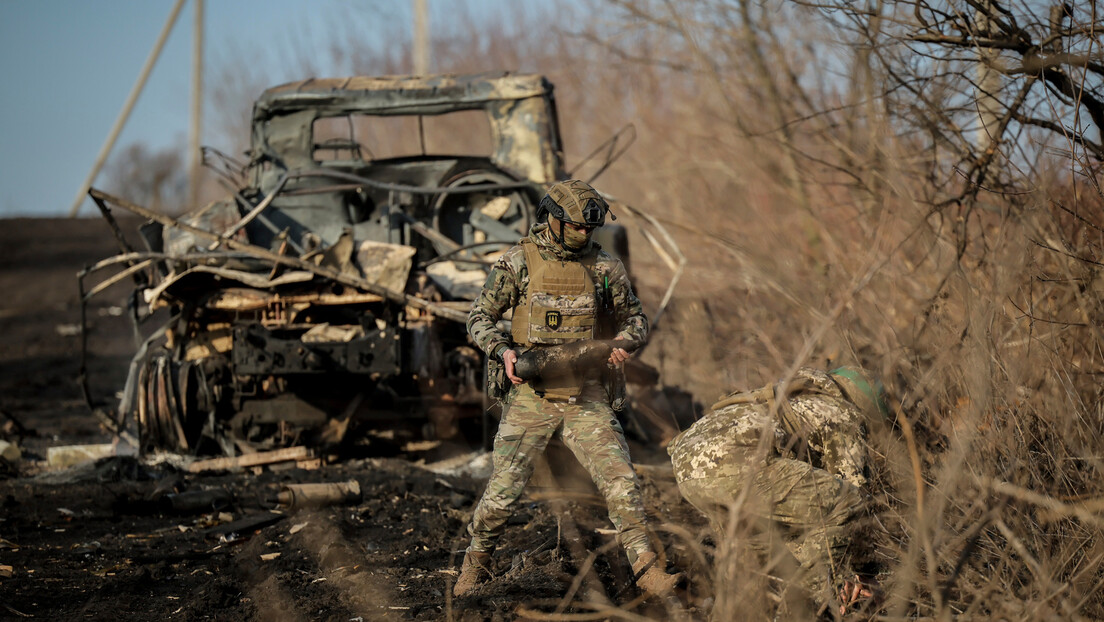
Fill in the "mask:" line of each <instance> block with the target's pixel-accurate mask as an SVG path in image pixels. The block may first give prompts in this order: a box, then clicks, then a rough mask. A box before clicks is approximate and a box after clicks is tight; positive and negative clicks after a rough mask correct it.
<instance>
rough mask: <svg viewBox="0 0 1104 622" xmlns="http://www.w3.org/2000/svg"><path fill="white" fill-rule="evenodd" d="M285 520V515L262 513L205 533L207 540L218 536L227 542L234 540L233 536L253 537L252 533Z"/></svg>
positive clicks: (224, 524) (222, 525)
mask: <svg viewBox="0 0 1104 622" xmlns="http://www.w3.org/2000/svg"><path fill="white" fill-rule="evenodd" d="M285 518H287V515H286V514H280V513H279V512H263V513H261V514H254V515H252V516H246V517H244V518H240V519H238V520H236V521H230V522H228V523H223V524H221V525H216V526H214V527H211V528H210V529H208V530H207V531H206V532H205V535H206V536H207V537H208V538H211V537H215V536H220V537H225V539H226V540H227V541H233V540H236V539H235V538H232V537H231V536H234V535H241V536H245V535H253V532H254V531H256V530H258V529H263V528H264V527H268V526H269V525H273V524H275V523H278V522H280V521H282V520H284V519H285Z"/></svg>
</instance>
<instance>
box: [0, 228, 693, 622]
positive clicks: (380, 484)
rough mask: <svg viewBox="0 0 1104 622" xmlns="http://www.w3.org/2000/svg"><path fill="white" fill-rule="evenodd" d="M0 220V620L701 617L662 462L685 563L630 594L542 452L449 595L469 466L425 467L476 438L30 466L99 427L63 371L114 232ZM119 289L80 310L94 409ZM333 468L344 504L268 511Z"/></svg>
mask: <svg viewBox="0 0 1104 622" xmlns="http://www.w3.org/2000/svg"><path fill="white" fill-rule="evenodd" d="M2 224H3V226H2V227H0V247H2V248H4V253H3V254H2V255H0V291H3V293H4V300H3V301H2V302H0V426H2V428H0V438H4V439H6V440H8V441H11V442H14V443H16V444H17V445H19V446H20V448H21V449H22V451H23V459H22V460H21V461H20V462H19V463H18V464H17V465H15V466H14V467H13V466H11V465H8V464H6V463H3V462H2V461H0V619H3V620H9V619H11V620H24V619H46V620H75V619H90V620H155V619H156V620H341V621H347V620H357V619H361V620H377V619H385V620H438V619H456V620H484V619H487V620H512V619H525V618H534V619H569V618H567V617H564V616H557V615H556V612H557V611H559V612H560V613H564V614H575V615H579V614H586V613H588V612H593V611H595V609H596V608H600V607H602V606H619V607H624V608H625V609H626V610H627V611H630V612H631V614H629V615H630V616H631V615H635V616H642V617H645V618H650V619H671V618H682V619H703V618H704V617H706V616H707V613H708V606H709V603H710V602H711V599H710V598H709V597H710V594H709V593H708V590H709V587H708V581H707V578H706V571H705V570H704V569H703V568H702V567H701V565H700V563H699V562H698V561H696V560H697V559H698V557H697V554H696V553H693V554H692V553H691V551H692V550H694V551H700V550H702V549H701V548H700V547H697V546H694V545H696V544H699V543H701V542H702V541H703V539H704V538H705V536H704V535H702V534H703V533H704V528H703V526H702V522H701V521H700V520H699V519H698V518H697V517H696V515H695V514H694V513H693V511H692V509H691V508H690V507H689V506H688V505H686V504H685V503H683V502H682V501H681V500H680V498H679V496H678V493H677V490H675V488H674V482H673V481H672V480H670V479H668V478H666V477H664V476H663V475H662V469H647V468H646V467H645V468H644V469H642V470H644V471H646V472H645V473H643V477H644V481H645V496H646V504H647V508H648V512H649V514H650V515H651V518H652V522H653V525H655V526H657V527H658V528H657V529H656V534H657V535H656V537H657V538H659V539H660V540H661V541H662V542H663V543H664V544H665V546H666V548H667V551H668V554H669V556H670V559H671V563H672V565H673V566H676V567H677V568H678V569H679V570H682V571H683V572H685V573H686V574H687V576H688V581H686V582H685V583H684V584H683V587H682V588H681V589H680V591H679V592H678V593H677V595H676V596H675V597H672V598H668V599H656V598H651V599H643V598H641V595H640V593H639V592H638V590H637V589H636V587H635V586H634V585H632V582H631V576H630V575H631V572H630V569H629V567H628V563H627V561H626V560H625V558H624V555H623V554H622V553H621V552H620V551H619V549H618V547H617V546H616V545H615V544H613V542H612V535H610V531H609V529H610V528H611V525H610V524H609V520H608V518H606V516H605V508H604V505H603V504H602V503H601V501H600V500H599V499H598V498H597V497H596V496H595V495H596V492H595V491H594V490H593V488H592V487H590V484H589V482H587V481H585V477H580V472H579V468H578V465H577V463H575V462H574V459H573V458H572V457H571V456H570V454H567V453H566V452H563V451H562V450H561V451H556V450H552V451H550V452H549V463H550V464H551V466H552V469H551V471H552V472H553V473H554V474H553V475H551V476H549V475H547V474H545V475H544V476H543V477H541V478H538V481H535V482H534V484H533V485H531V486H530V488H529V489H528V491H527V496H526V497H525V498H524V499H523V501H522V503H521V504H520V506H519V508H518V510H517V512H516V513H515V515H514V517H513V518H512V519H511V521H510V524H509V526H508V527H507V532H506V535H505V537H504V538H503V540H502V541H501V544H500V548H499V550H498V551H497V552H496V553H495V556H494V558H493V560H492V566H493V571H494V573H495V575H496V577H495V579H494V580H492V581H491V582H489V583H488V584H486V585H484V586H482V587H480V588H479V589H477V590H476V591H475V593H474V594H473V595H471V596H468V597H465V598H461V599H453V598H451V597H450V592H451V586H452V584H453V582H455V579H456V576H457V569H458V567H459V564H460V560H461V557H462V553H458V552H457V551H462V549H463V547H464V546H465V545H466V537H465V535H464V527H465V525H466V524H467V522H468V520H469V518H470V516H471V511H472V508H473V506H474V503H475V501H476V500H477V499H478V495H479V494H480V493H481V491H482V487H483V483H484V480H482V479H480V478H479V477H478V475H476V476H474V477H473V476H472V475H471V474H470V473H469V472H467V471H464V470H462V469H461V470H456V469H453V470H451V471H450V470H443V469H440V468H438V469H436V470H430V469H429V468H427V465H441V464H443V463H442V461H445V460H450V461H451V462H450V463H449V464H454V465H462V464H463V463H464V462H465V460H464V457H465V456H478V455H479V453H478V451H479V443H478V436H479V435H478V433H472V434H469V435H468V440H465V441H458V442H453V443H446V444H440V445H430V444H425V443H422V444H417V443H414V444H410V443H408V442H407V441H409V440H412V439H409V438H404V437H403V435H401V434H400V435H397V437H396V439H394V440H390V441H381V440H379V439H373V440H372V442H370V443H367V442H366V443H365V444H362V445H361V446H360V448H361V449H360V451H359V452H358V455H357V456H356V457H351V456H337V457H335V460H334V461H333V462H330V463H326V464H323V465H322V467H321V468H319V469H315V470H302V469H299V468H292V469H284V470H274V469H270V468H266V469H264V470H262V471H260V472H259V473H255V472H253V471H237V472H228V471H221V472H212V473H204V474H191V473H186V472H184V471H182V470H180V469H178V468H176V467H174V466H172V464H174V462H173V461H171V460H162V461H153V460H150V459H148V458H147V459H143V460H138V459H137V458H134V457H111V458H104V459H101V460H99V461H97V462H87V463H83V464H80V465H77V466H73V467H70V468H67V469H60V468H51V467H48V466H47V465H46V464H45V458H46V456H47V455H48V451H49V448H50V447H55V446H62V445H75V444H90V443H110V442H111V441H112V436H111V435H110V434H109V433H108V432H107V431H106V430H105V429H104V428H102V427H101V426H100V424H99V422H98V420H97V418H96V417H95V416H93V414H92V413H91V410H90V408H89V406H88V405H87V403H86V401H85V399H84V397H83V393H82V390H81V388H80V385H79V384H78V382H77V377H78V373H79V371H80V369H81V355H80V352H81V348H80V339H81V338H80V336H79V333H78V332H77V331H75V329H76V328H77V327H78V326H79V323H80V308H79V305H78V302H77V301H78V290H77V279H76V273H77V272H78V271H79V270H80V269H82V268H83V267H84V266H86V265H89V264H91V263H93V262H95V261H97V260H99V259H102V258H105V257H108V256H110V255H113V254H114V253H115V252H116V247H115V243H114V240H113V237H112V235H111V232H110V230H109V228H108V227H107V226H106V224H105V223H104V221H102V220H100V219H98V218H96V219H76V220H70V219H11V220H6V221H3V223H2ZM134 224H135V223H126V226H127V227H130V228H132V227H133V226H134ZM130 289H131V288H130V286H129V285H128V284H126V283H124V284H120V285H118V286H115V287H114V288H112V289H111V290H110V291H108V292H106V293H105V294H102V295H100V296H98V297H96V298H94V299H93V301H92V303H91V304H90V306H89V308H88V313H87V322H88V325H89V327H90V329H91V330H90V334H89V349H90V351H92V352H94V353H95V355H93V356H90V357H89V358H88V360H87V375H88V379H89V387H90V391H91V397H92V400H93V402H94V403H95V404H96V405H100V406H105V407H110V406H111V404H112V403H113V401H114V400H115V394H116V392H118V391H120V390H121V389H122V386H123V382H124V380H125V377H126V368H127V364H128V362H129V360H130V357H131V355H132V353H133V352H134V349H135V340H134V334H133V330H132V328H131V327H130V324H129V322H128V321H127V320H126V313H127V312H126V303H125V301H126V297H127V294H128V293H129V291H130ZM632 449H633V455H634V458H636V460H637V462H638V463H639V464H655V465H660V464H663V463H664V462H665V454H664V452H663V451H662V449H660V448H658V447H654V446H649V445H647V444H642V443H634V444H633V447H632ZM657 473H659V474H658V475H657ZM350 480H355V481H356V482H358V483H359V485H360V489H361V492H362V499H361V501H360V502H357V503H350V504H346V505H339V506H330V507H326V508H321V509H313V510H300V511H291V510H280V511H276V512H274V511H273V510H274V509H278V508H275V506H274V498H275V496H276V493H277V492H278V491H279V489H280V488H281V486H283V485H285V484H292V483H306V482H345V481H350ZM204 490H208V491H219V493H220V494H219V496H220V497H221V499H222V500H220V501H216V502H212V503H207V504H205V505H200V506H198V507H196V508H195V509H191V510H185V509H174V508H173V507H172V505H171V504H170V502H169V499H170V498H171V497H169V495H170V494H172V493H181V492H186V491H192V492H195V491H204ZM673 526H677V527H673ZM669 527H670V528H669ZM675 534H678V537H676V535H675ZM687 543H690V545H691V546H687ZM705 544H706V545H707V546H706V547H705V550H708V541H706V542H705ZM8 566H10V567H11V569H10V576H7V575H8V570H7V568H6V567H8ZM591 566H592V567H593V570H592V571H591V572H589V573H588V572H585V569H586V568H588V567H591ZM581 571H584V572H581ZM580 582H581V585H577V584H580ZM603 598H604V599H608V600H607V601H606V603H607V604H606V605H596V604H593V603H596V602H601V601H602V600H603ZM603 617H604V616H603ZM589 619H600V618H598V617H590V618H589Z"/></svg>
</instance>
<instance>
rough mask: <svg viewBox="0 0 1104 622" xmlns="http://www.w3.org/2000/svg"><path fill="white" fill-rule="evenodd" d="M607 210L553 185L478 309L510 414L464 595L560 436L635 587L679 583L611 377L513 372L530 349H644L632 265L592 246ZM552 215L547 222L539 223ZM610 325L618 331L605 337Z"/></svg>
mask: <svg viewBox="0 0 1104 622" xmlns="http://www.w3.org/2000/svg"><path fill="white" fill-rule="evenodd" d="M607 211H609V206H608V205H607V203H606V201H605V199H603V198H602V196H601V195H600V194H598V192H597V191H596V190H595V189H594V188H592V187H590V186H589V185H588V184H586V183H585V182H582V181H578V180H568V181H562V182H558V183H556V184H554V185H553V186H552V187H551V188H549V190H548V194H546V195H545V196H544V198H543V199H541V202H540V206H539V208H538V211H537V219H538V224H535V225H534V226H533V227H532V229H531V230H530V232H529V235H528V237H526V238H525V239H523V240H522V241H521V243H520V244H518V245H516V246H514V247H513V248H511V249H510V250H508V251H507V252H506V253H505V254H504V255H503V256H502V257H501V258H500V259H499V260H498V262H497V263H496V264H495V266H494V268H493V269H492V270H491V273H490V275H489V276H488V277H487V282H486V284H485V285H484V286H483V291H482V292H480V294H479V297H478V298H477V299H476V301H475V303H474V304H473V305H472V310H471V315H470V316H469V317H468V333H469V334H470V335H471V336H472V339H474V340H475V343H476V344H477V345H478V346H479V347H480V348H482V349H483V351H484V352H486V353H487V356H488V365H489V368H490V373H489V374H488V376H489V378H490V379H491V380H490V381H489V383H488V384H489V385H491V386H490V387H489V391H490V393H491V396H492V397H494V398H498V399H502V398H505V399H504V401H505V412H504V413H503V415H502V421H501V422H500V423H499V426H498V433H497V434H496V435H495V439H494V450H493V465H494V467H493V471H492V473H491V477H490V480H489V481H488V482H487V488H486V489H485V490H484V492H483V497H482V498H481V499H480V500H479V503H478V504H477V505H476V507H475V511H474V513H473V515H472V522H471V524H470V525H469V526H468V534H469V535H470V536H471V544H470V545H469V546H468V549H467V552H466V553H465V555H464V562H463V564H462V566H461V569H460V576H459V578H458V579H457V580H456V585H455V587H454V588H453V594H455V595H456V596H462V595H464V594H467V593H468V592H470V591H471V590H472V589H473V588H475V586H476V585H478V584H479V583H480V582H482V581H483V580H485V579H486V577H488V576H489V574H490V573H489V571H488V562H489V561H490V557H491V553H492V552H493V551H494V546H495V542H496V540H497V539H498V537H499V536H501V535H502V532H503V531H504V529H505V525H506V520H507V519H508V518H509V516H510V513H511V508H512V507H513V505H514V503H515V502H516V501H517V500H518V498H519V497H520V496H521V493H522V491H523V490H524V488H525V484H526V482H528V481H529V477H530V476H531V475H532V473H533V467H534V464H533V461H534V460H536V459H537V458H538V457H539V456H540V455H541V454H542V453H543V452H544V449H545V447H546V446H547V444H548V440H549V439H550V438H551V437H552V435H553V434H558V435H559V436H560V438H561V439H562V440H563V442H564V445H566V446H567V447H568V448H569V449H570V450H571V451H572V453H574V454H575V457H576V458H578V459H579V462H580V463H582V465H583V467H584V468H586V470H587V472H588V473H589V474H590V476H591V478H592V479H593V480H594V483H595V485H597V487H598V490H599V491H600V492H601V493H602V495H603V496H604V497H605V498H606V505H607V508H608V510H609V517H610V520H611V521H612V522H613V525H614V527H615V528H616V529H617V533H618V537H619V538H620V543H621V546H622V547H624V548H625V550H626V553H627V554H628V558H629V562H630V563H631V564H632V568H633V571H634V573H635V575H636V576H637V577H638V578H637V585H638V586H640V588H641V589H643V590H645V591H646V592H650V593H655V594H662V593H665V592H668V591H670V590H671V589H672V588H673V587H674V586H675V584H676V582H677V581H678V575H669V574H667V573H666V572H664V568H663V566H662V564H660V563H657V561H658V560H659V558H657V556H656V553H655V551H653V549H652V546H651V544H650V542H649V539H648V535H647V532H646V531H645V529H646V527H645V521H646V519H645V514H644V504H643V502H642V500H641V494H640V481H639V479H638V478H637V476H636V472H635V471H633V468H632V463H631V462H630V460H629V447H628V444H627V443H626V442H625V434H624V431H623V430H622V429H621V424H620V423H619V422H618V421H617V417H616V416H615V415H614V411H613V408H612V407H611V393H612V391H611V389H610V388H609V387H608V386H606V383H604V382H603V377H604V376H606V375H607V374H605V373H604V372H605V371H607V370H604V369H598V370H587V369H579V370H575V371H574V372H573V373H567V374H563V375H560V376H557V377H556V378H554V379H549V378H541V379H538V380H535V381H533V382H526V381H524V380H522V379H521V378H519V377H518V376H517V375H515V373H514V364H515V363H516V362H517V360H518V356H519V355H520V354H522V353H524V352H526V351H529V350H534V349H539V348H545V347H548V346H553V345H558V344H565V343H570V342H575V341H577V340H581V339H594V338H595V337H598V336H603V337H607V338H608V337H613V338H615V339H622V340H625V341H626V344H625V345H626V348H628V349H632V346H639V345H641V344H643V343H644V341H645V340H646V339H647V336H648V319H647V317H646V316H645V315H644V312H643V308H642V307H641V304H640V301H639V300H638V299H637V298H636V296H635V295H634V294H633V290H632V286H631V285H630V284H629V279H628V276H627V275H626V273H625V266H624V265H623V264H622V263H621V262H620V261H619V260H617V259H615V258H613V257H611V256H610V255H609V254H607V253H605V252H603V251H602V250H601V249H600V248H599V247H598V245H597V244H596V243H594V242H592V241H591V235H592V234H593V232H594V230H595V229H596V228H598V227H600V226H602V224H603V223H604V222H605V220H606V212H607ZM546 214H547V216H548V221H547V223H541V222H539V221H540V220H541V217H542V216H544V215H546ZM510 310H512V311H513V318H512V330H511V332H509V333H506V332H503V331H501V330H499V329H498V327H497V323H498V321H499V320H501V319H502V317H503V315H504V314H505V313H506V312H507V311H510ZM604 320H605V322H604ZM603 323H607V324H608V325H609V326H610V328H609V329H608V330H609V332H614V331H616V332H615V333H614V334H612V335H601V332H602V330H601V325H602V324H603ZM626 348H614V349H613V351H612V353H611V354H610V356H609V361H608V364H609V365H612V366H618V367H619V366H620V365H621V364H623V363H624V362H625V361H626V360H628V358H629V354H628V352H627V351H626ZM603 367H604V366H603ZM496 377H497V378H499V380H498V381H497V382H496V381H495V380H494V379H495V378H496ZM506 379H509V381H510V384H509V385H507V384H506V382H505V381H506Z"/></svg>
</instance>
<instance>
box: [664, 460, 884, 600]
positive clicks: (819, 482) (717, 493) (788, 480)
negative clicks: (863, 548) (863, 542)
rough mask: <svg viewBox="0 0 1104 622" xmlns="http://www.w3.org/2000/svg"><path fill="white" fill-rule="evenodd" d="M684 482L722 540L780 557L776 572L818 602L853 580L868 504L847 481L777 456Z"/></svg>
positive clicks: (681, 489)
mask: <svg viewBox="0 0 1104 622" xmlns="http://www.w3.org/2000/svg"><path fill="white" fill-rule="evenodd" d="M678 486H679V492H681V493H682V496H683V497H684V498H685V499H686V500H687V501H689V502H690V503H691V504H692V505H693V506H694V507H696V508H697V509H698V510H699V511H701V512H702V513H703V514H705V516H706V517H707V518H708V519H709V521H710V525H711V526H712V527H713V530H714V531H715V533H717V534H718V537H719V538H721V539H722V540H731V539H733V538H738V537H745V538H746V541H745V542H744V544H746V545H747V546H748V548H750V549H752V550H754V551H755V552H757V553H758V554H759V555H760V556H761V558H763V559H773V560H775V561H773V562H772V564H771V565H772V568H773V569H774V570H782V573H781V574H785V575H789V576H787V577H783V578H786V579H789V580H792V581H794V582H795V583H796V584H797V585H798V586H800V587H801V588H803V589H805V590H807V592H808V594H809V595H810V596H813V597H814V598H816V599H817V600H822V599H824V598H831V596H830V595H831V593H832V590H833V587H834V586H836V585H837V584H838V583H839V581H841V580H843V579H846V578H850V576H849V575H850V571H849V567H850V563H849V556H850V554H851V551H850V545H851V539H852V529H853V524H854V522H855V518H856V517H857V516H858V515H859V514H860V513H861V512H862V511H863V510H864V509H865V507H866V505H865V501H864V499H863V495H862V493H861V492H860V490H859V489H858V488H857V487H855V486H854V485H852V484H850V483H848V482H847V481H845V480H843V479H841V478H839V477H837V476H835V475H832V474H831V473H829V472H827V471H825V470H823V469H818V468H816V467H814V466H812V465H810V464H809V463H807V462H803V461H801V460H792V459H788V458H780V457H771V458H768V459H767V461H766V463H765V464H763V465H762V466H759V467H757V466H755V465H749V468H748V469H747V471H746V472H745V473H744V474H742V475H725V476H717V477H706V478H698V479H687V480H682V481H679V482H678ZM733 513H735V515H733ZM730 544H731V542H730ZM779 545H782V546H783V547H784V549H783V550H782V551H779ZM786 551H788V553H789V554H790V555H792V558H791V560H790V561H791V563H790V564H788V565H789V566H790V568H788V569H786V566H787V564H785V563H779V562H778V561H777V560H779V559H780V558H779V553H780V552H781V553H782V554H783V556H785V552H786ZM786 557H788V556H786ZM774 570H772V574H774ZM822 602H823V601H822Z"/></svg>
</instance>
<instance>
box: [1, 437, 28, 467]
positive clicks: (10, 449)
mask: <svg viewBox="0 0 1104 622" xmlns="http://www.w3.org/2000/svg"><path fill="white" fill-rule="evenodd" d="M22 458H23V452H22V451H20V450H19V446H18V445H16V444H15V443H10V442H8V441H5V440H0V459H2V460H4V461H5V462H7V463H8V464H11V465H15V464H17V463H18V462H19V461H20V460H21V459H22Z"/></svg>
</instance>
